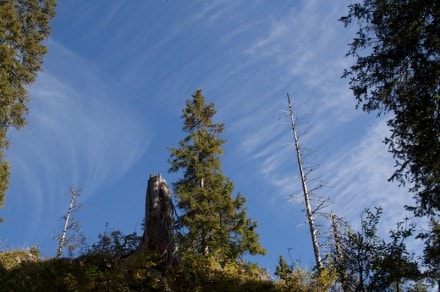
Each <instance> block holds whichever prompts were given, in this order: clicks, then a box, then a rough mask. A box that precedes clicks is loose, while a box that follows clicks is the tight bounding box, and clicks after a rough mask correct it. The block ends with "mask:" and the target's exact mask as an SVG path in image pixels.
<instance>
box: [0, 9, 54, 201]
mask: <svg viewBox="0 0 440 292" xmlns="http://www.w3.org/2000/svg"><path fill="white" fill-rule="evenodd" d="M55 6H56V2H55V0H39V1H37V0H0V207H2V206H3V204H4V197H5V192H6V189H7V188H8V180H9V164H8V162H7V161H5V160H4V157H3V150H4V149H5V148H6V147H7V146H8V144H9V143H8V139H7V131H8V129H9V128H10V127H15V128H21V127H23V126H24V125H25V114H26V112H27V101H28V97H27V91H26V88H25V86H26V85H28V84H30V83H32V82H34V81H35V77H36V75H37V73H38V71H39V70H40V68H41V65H42V63H43V56H44V54H45V53H46V51H47V48H46V46H45V45H44V44H43V41H44V40H45V39H46V38H47V37H48V36H49V34H50V31H51V28H50V25H49V22H50V20H51V19H52V18H53V17H54V16H55Z"/></svg>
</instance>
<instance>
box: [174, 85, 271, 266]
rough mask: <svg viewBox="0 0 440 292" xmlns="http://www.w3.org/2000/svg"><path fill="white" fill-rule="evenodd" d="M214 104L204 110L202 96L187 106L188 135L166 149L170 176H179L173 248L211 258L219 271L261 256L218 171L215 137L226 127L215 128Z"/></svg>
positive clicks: (239, 200) (240, 200)
mask: <svg viewBox="0 0 440 292" xmlns="http://www.w3.org/2000/svg"><path fill="white" fill-rule="evenodd" d="M215 114H216V111H215V109H214V104H213V103H211V104H205V98H204V96H203V94H202V90H200V89H199V90H197V91H195V93H194V94H193V95H192V99H190V100H187V101H186V108H185V109H184V110H183V115H182V119H183V122H184V126H183V130H184V131H185V132H187V133H188V135H187V136H186V137H185V138H184V139H182V140H180V141H179V147H177V148H170V149H169V150H170V152H171V155H170V156H171V157H170V159H169V162H170V164H171V167H170V169H169V171H170V172H178V171H183V178H181V179H179V180H178V181H177V182H176V183H174V184H173V186H174V190H175V195H176V197H177V205H178V208H179V209H180V210H181V211H182V215H181V216H180V217H179V218H178V219H177V222H176V229H177V242H178V245H179V250H180V251H181V252H182V253H186V254H190V253H194V254H196V255H204V256H212V257H214V258H216V259H217V260H218V261H219V262H221V264H222V265H224V264H225V263H226V262H227V261H228V260H236V259H237V258H238V257H240V256H241V255H243V254H244V253H246V252H249V253H250V254H264V253H265V250H264V249H263V248H262V247H261V245H260V244H259V242H258V234H257V233H256V230H255V228H256V226H257V224H256V222H255V221H253V220H251V219H249V218H247V214H246V209H245V207H244V204H245V201H246V200H245V198H244V197H243V196H242V195H241V194H238V195H237V196H236V197H235V198H234V197H233V196H232V191H233V190H234V184H233V183H232V182H231V181H230V180H229V179H228V178H227V177H225V176H224V174H223V172H222V168H221V160H220V158H221V155H222V154H223V149H222V145H223V144H224V143H225V141H224V140H223V139H221V138H220V137H219V136H220V135H221V134H222V133H223V131H224V129H225V127H224V125H223V124H219V123H214V122H213V121H212V118H213V117H214V115H215Z"/></svg>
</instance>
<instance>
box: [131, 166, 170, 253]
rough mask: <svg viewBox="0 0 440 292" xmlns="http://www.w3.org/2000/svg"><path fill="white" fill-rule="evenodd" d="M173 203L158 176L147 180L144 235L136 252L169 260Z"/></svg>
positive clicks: (152, 175)
mask: <svg viewBox="0 0 440 292" xmlns="http://www.w3.org/2000/svg"><path fill="white" fill-rule="evenodd" d="M173 210H174V207H173V201H172V199H171V190H170V188H169V187H168V185H167V182H166V181H165V179H163V178H162V176H161V175H160V174H158V175H156V174H151V175H150V178H149V179H148V186H147V192H146V202H145V222H144V224H145V225H144V234H143V236H142V240H141V243H140V245H139V248H138V251H139V252H141V253H145V252H147V251H153V252H157V253H158V254H161V255H166V256H167V258H168V259H170V258H171V257H172V256H173V254H174V252H175V248H176V247H175V243H174V238H173Z"/></svg>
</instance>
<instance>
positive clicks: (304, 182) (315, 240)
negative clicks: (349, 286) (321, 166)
mask: <svg viewBox="0 0 440 292" xmlns="http://www.w3.org/2000/svg"><path fill="white" fill-rule="evenodd" d="M287 101H288V104H289V115H290V121H291V124H292V132H293V138H294V140H295V150H296V157H297V160H298V167H299V173H300V176H301V185H302V190H303V194H304V203H305V206H306V215H307V221H308V222H309V227H310V235H311V237H312V245H313V253H314V255H315V261H316V266H317V267H318V270H321V269H323V267H324V266H323V264H322V260H321V254H320V252H319V243H318V235H317V230H316V226H315V218H314V216H313V212H312V207H311V205H310V195H309V191H308V189H307V178H306V174H305V172H304V168H303V162H302V158H301V151H300V150H301V149H300V146H299V139H298V134H297V132H296V127H295V119H294V116H293V107H292V104H291V102H290V96H289V94H287Z"/></svg>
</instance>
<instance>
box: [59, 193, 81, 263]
mask: <svg viewBox="0 0 440 292" xmlns="http://www.w3.org/2000/svg"><path fill="white" fill-rule="evenodd" d="M80 195H81V190H80V189H77V188H75V187H71V188H70V203H69V208H68V209H67V213H66V215H65V216H63V217H62V218H63V219H64V227H63V231H62V232H61V234H60V235H59V236H58V237H59V239H60V242H59V244H58V248H57V253H56V258H60V257H61V254H62V251H63V247H66V248H67V249H68V250H69V252H70V253H72V252H73V251H74V250H75V249H76V248H77V247H78V245H79V243H78V241H80V240H81V238H77V237H76V236H75V235H74V234H73V235H71V236H70V237H68V236H67V231H68V230H70V231H73V232H79V230H80V225H79V223H78V222H77V221H76V220H74V219H73V218H72V213H73V212H75V211H77V210H78V209H79V208H81V204H78V197H79V196H80Z"/></svg>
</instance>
